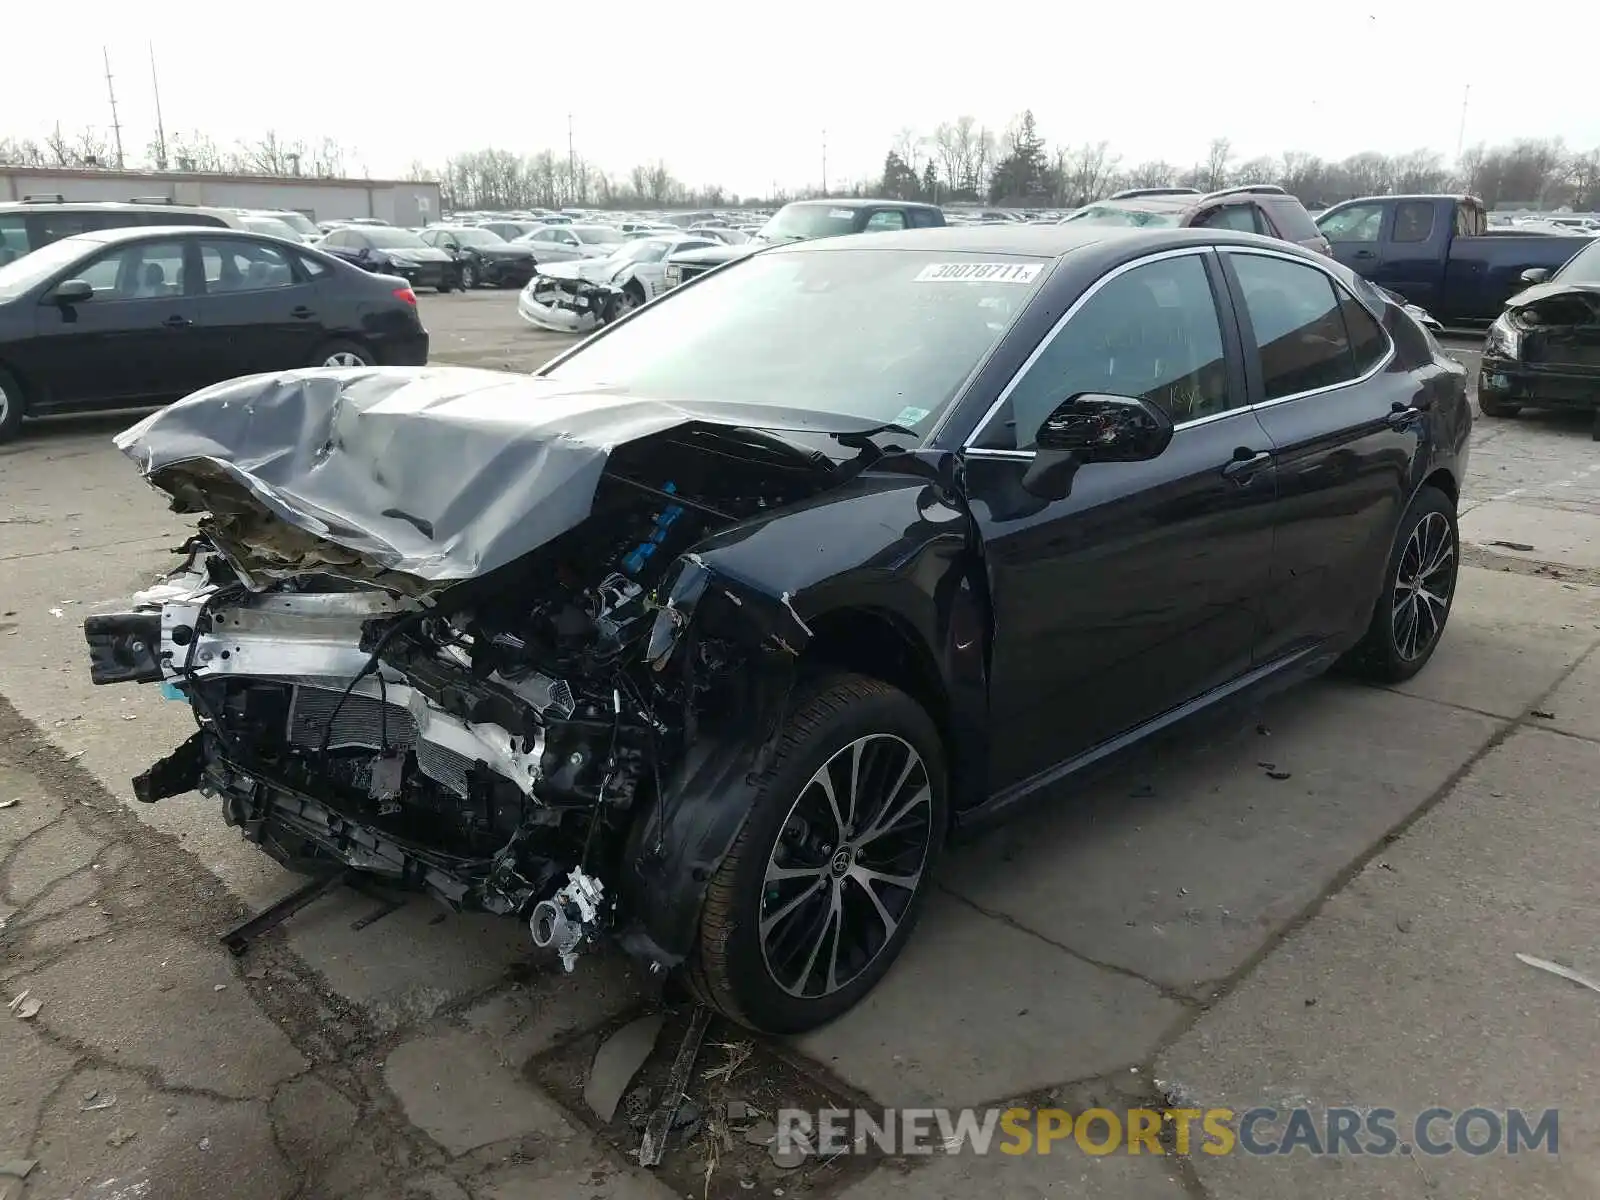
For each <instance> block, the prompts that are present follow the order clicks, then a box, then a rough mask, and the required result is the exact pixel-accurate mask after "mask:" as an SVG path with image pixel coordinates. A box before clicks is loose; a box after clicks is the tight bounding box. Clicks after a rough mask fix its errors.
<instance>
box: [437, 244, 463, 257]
mask: <svg viewBox="0 0 1600 1200" xmlns="http://www.w3.org/2000/svg"><path fill="white" fill-rule="evenodd" d="M439 245H440V246H442V247H443V248H444V249H446V250H448V251H449V252H450V253H451V254H459V253H460V252H461V244H460V243H459V242H451V241H445V242H440V243H439Z"/></svg>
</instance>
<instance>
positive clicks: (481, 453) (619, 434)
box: [116, 367, 881, 591]
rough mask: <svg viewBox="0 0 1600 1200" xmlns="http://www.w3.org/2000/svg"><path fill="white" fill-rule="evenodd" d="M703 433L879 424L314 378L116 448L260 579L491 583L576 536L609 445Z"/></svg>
mask: <svg viewBox="0 0 1600 1200" xmlns="http://www.w3.org/2000/svg"><path fill="white" fill-rule="evenodd" d="M696 422H698V423H703V424H710V425H716V426H721V427H746V428H754V429H767V430H777V431H792V432H802V433H860V432H867V431H869V430H872V429H875V428H877V427H878V425H879V424H881V423H880V422H875V421H870V420H866V419H863V418H859V417H850V416H844V415H840V414H828V413H817V412H811V411H805V410H800V409H787V408H782V407H778V406H767V405H752V404H719V403H716V402H694V403H670V402H666V401H661V400H653V399H649V398H645V397H639V396H630V395H622V394H619V393H617V392H616V391H613V390H608V389H606V388H605V387H604V386H603V385H584V384H574V383H568V382H564V381H563V382H557V381H554V380H548V379H543V378H540V377H536V376H526V375H513V374H507V373H504V372H499V371H486V370H478V369H475V368H469V367H376V368H308V369H306V370H299V371H287V372H283V373H280V374H272V375H248V376H244V377H243V378H240V379H234V380H229V381H227V382H225V383H220V384H217V385H215V386H213V387H209V388H205V389H202V390H201V391H198V392H195V393H194V394H192V395H190V396H188V397H187V398H185V399H183V400H180V401H179V402H177V403H176V404H173V405H171V406H170V407H168V408H165V409H162V410H161V411H159V412H156V413H153V414H152V415H150V416H149V417H146V418H145V419H144V420H142V421H140V422H139V423H138V424H137V425H134V426H133V427H132V428H130V429H128V430H126V431H124V432H123V433H121V434H119V435H118V437H117V438H116V445H117V448H118V449H120V450H121V451H122V452H123V453H124V454H126V455H127V456H128V457H129V458H131V459H133V460H134V461H135V462H136V463H138V464H139V467H140V469H141V471H142V472H143V473H144V475H145V476H146V477H147V478H148V479H149V480H150V482H151V483H152V484H153V485H155V486H156V487H157V488H160V489H161V490H162V491H165V492H167V493H168V494H169V495H171V496H172V497H173V500H174V503H173V508H174V510H175V511H178V512H190V513H199V512H210V513H212V514H213V516H212V518H211V521H210V528H209V532H210V533H211V535H212V537H213V540H214V541H215V542H216V543H217V544H218V548H219V549H222V550H224V551H225V552H226V551H228V550H229V548H230V547H231V548H232V550H233V553H232V554H230V557H231V558H236V559H244V558H248V560H249V564H248V565H249V567H250V568H253V573H254V574H255V575H256V576H258V577H259V576H266V577H267V578H278V577H284V578H287V577H291V576H294V575H303V574H306V573H308V572H320V573H323V574H327V575H332V576H339V577H344V578H350V579H358V580H361V581H367V582H378V583H380V584H385V585H391V584H392V582H393V581H392V579H390V578H389V576H390V575H392V574H394V573H398V574H399V575H401V576H403V577H406V578H410V579H413V580H422V581H425V582H426V583H429V584H432V583H449V582H454V581H456V580H460V579H469V578H473V577H476V576H479V575H484V574H487V573H488V572H490V571H493V570H495V569H496V568H498V567H501V566H504V565H505V564H507V563H509V562H511V561H513V560H515V559H517V558H520V557H521V556H522V555H524V554H527V553H528V552H529V551H531V550H535V549H537V548H538V547H539V546H542V545H544V544H545V543H546V542H548V541H550V540H551V539H552V538H554V537H556V536H557V535H559V534H561V533H564V532H566V531H567V530H568V529H571V528H573V527H574V526H576V525H577V524H579V523H580V522H581V521H583V519H584V518H585V517H587V516H588V515H589V512H590V509H591V507H592V505H593V502H594V495H595V489H596V488H597V486H598V485H599V482H600V476H601V473H602V472H603V471H604V469H605V465H606V461H607V459H608V458H609V456H610V454H611V452H612V450H613V449H615V448H616V447H617V446H620V445H624V444H627V443H630V442H637V441H641V440H643V439H645V438H648V437H651V436H653V435H656V434H660V433H664V432H666V431H668V430H672V429H676V428H679V427H681V426H685V425H688V424H691V423H696ZM442 467H444V468H446V469H441V468H442ZM397 590H406V589H404V588H398V589H397ZM411 590H413V591H415V590H425V589H411Z"/></svg>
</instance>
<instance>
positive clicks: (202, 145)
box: [167, 130, 238, 173]
mask: <svg viewBox="0 0 1600 1200" xmlns="http://www.w3.org/2000/svg"><path fill="white" fill-rule="evenodd" d="M167 145H168V152H169V153H170V154H171V156H172V163H173V165H174V166H175V167H177V169H178V170H180V171H202V172H207V173H210V172H217V171H231V170H235V169H237V167H238V163H237V162H236V161H235V160H234V158H233V156H231V155H225V154H223V152H222V150H221V148H220V147H218V145H217V144H216V142H214V141H212V140H211V137H210V135H209V134H204V133H201V132H199V131H198V130H190V131H189V132H188V133H175V134H173V135H172V136H171V137H170V138H168V139H167Z"/></svg>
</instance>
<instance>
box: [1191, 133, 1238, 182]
mask: <svg viewBox="0 0 1600 1200" xmlns="http://www.w3.org/2000/svg"><path fill="white" fill-rule="evenodd" d="M1232 159H1233V143H1232V142H1230V141H1229V140H1228V139H1227V138H1212V139H1211V145H1210V146H1208V147H1207V148H1206V160H1205V163H1204V164H1203V165H1202V166H1201V167H1200V169H1199V170H1200V178H1201V180H1202V182H1201V183H1200V184H1199V187H1200V190H1201V191H1203V192H1215V191H1217V190H1219V189H1220V188H1225V187H1227V186H1228V163H1229V162H1230V161H1231V160H1232Z"/></svg>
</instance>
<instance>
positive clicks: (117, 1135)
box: [106, 1125, 139, 1149]
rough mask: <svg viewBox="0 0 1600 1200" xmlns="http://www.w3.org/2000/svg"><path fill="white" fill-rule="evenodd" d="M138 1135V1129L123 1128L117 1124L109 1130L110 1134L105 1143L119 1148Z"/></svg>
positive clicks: (113, 1147)
mask: <svg viewBox="0 0 1600 1200" xmlns="http://www.w3.org/2000/svg"><path fill="white" fill-rule="evenodd" d="M138 1136H139V1131H138V1130H137V1129H125V1128H123V1127H122V1126H120V1125H119V1126H117V1128H115V1129H113V1130H112V1131H111V1136H110V1137H108V1138H106V1145H108V1146H110V1147H111V1148H112V1149H119V1148H121V1147H123V1146H126V1145H127V1144H128V1143H129V1142H131V1141H133V1139H134V1138H136V1137H138Z"/></svg>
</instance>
